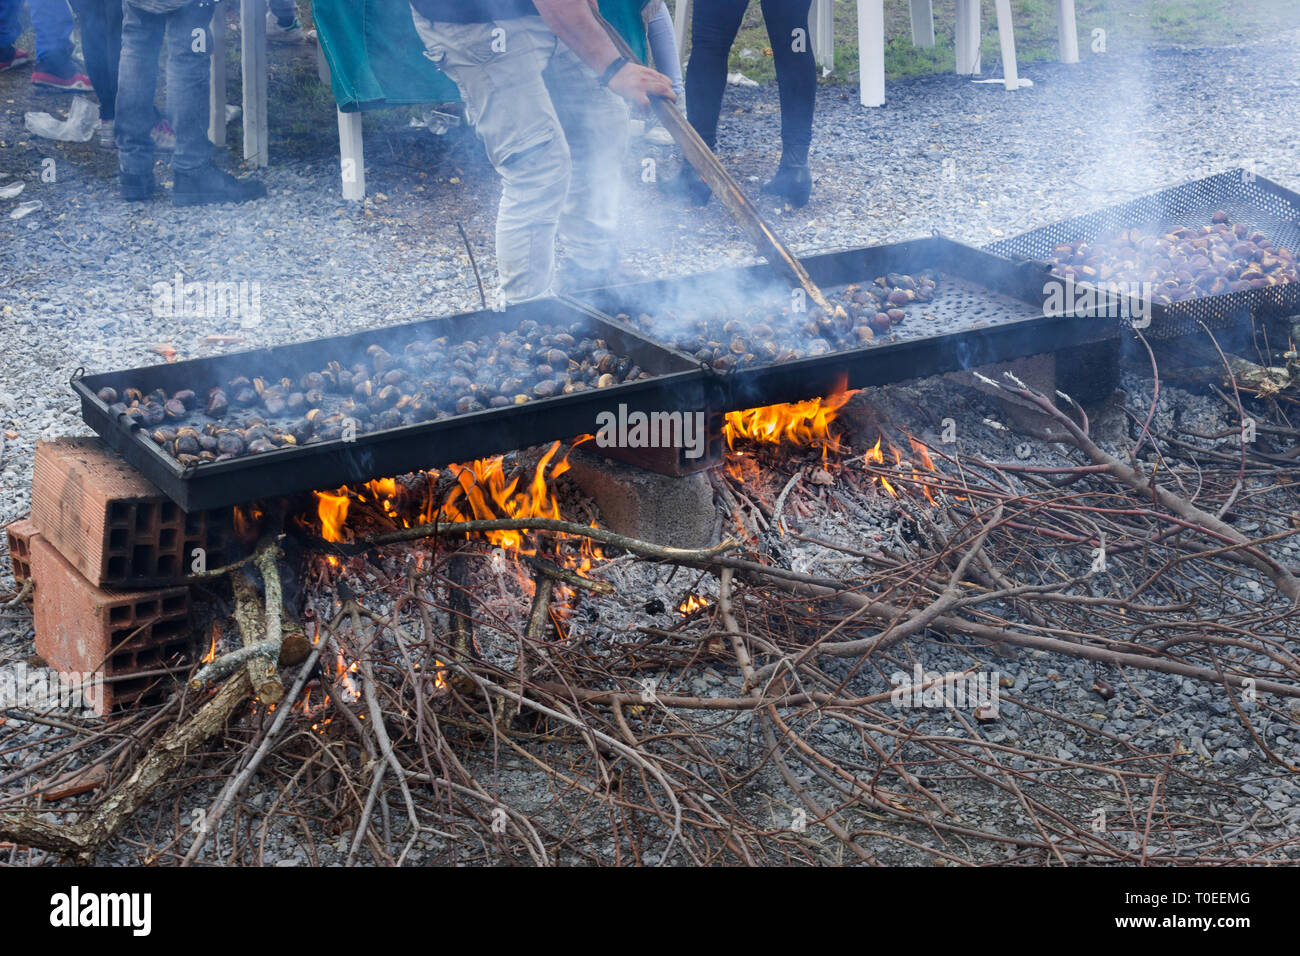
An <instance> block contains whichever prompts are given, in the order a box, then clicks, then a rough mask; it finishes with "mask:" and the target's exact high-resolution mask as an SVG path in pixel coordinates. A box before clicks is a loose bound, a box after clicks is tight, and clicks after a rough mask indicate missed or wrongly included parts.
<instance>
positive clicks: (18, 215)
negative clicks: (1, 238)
mask: <svg viewBox="0 0 1300 956" xmlns="http://www.w3.org/2000/svg"><path fill="white" fill-rule="evenodd" d="M44 205H45V203H43V202H41V201H40V200H39V199H33V200H31V201H30V202H22V203H19V204H18V205H17V206H14V208H13V211H12V212H10V213H9V218H10V219H22V218H23V217H25V216H30V215H31V214H32V213H34V212H35V211H36V210H38V209H40V208H42V207H43V206H44Z"/></svg>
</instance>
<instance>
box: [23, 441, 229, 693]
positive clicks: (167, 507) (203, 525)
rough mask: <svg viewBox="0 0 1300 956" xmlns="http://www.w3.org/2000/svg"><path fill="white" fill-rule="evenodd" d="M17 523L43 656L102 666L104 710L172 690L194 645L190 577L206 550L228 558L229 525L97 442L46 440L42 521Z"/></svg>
mask: <svg viewBox="0 0 1300 956" xmlns="http://www.w3.org/2000/svg"><path fill="white" fill-rule="evenodd" d="M6 531H7V534H8V538H9V551H10V555H11V560H12V561H13V569H14V576H15V578H16V579H17V578H18V576H19V574H23V575H25V576H27V577H28V578H29V579H30V580H31V581H32V583H33V588H32V598H33V614H34V617H35V623H36V653H37V654H38V655H39V656H40V657H41V658H42V659H43V660H44V661H45V662H46V663H47V664H48V665H49V666H50V667H53V668H55V669H57V670H59V671H61V672H64V673H67V672H77V673H82V674H86V673H95V674H99V673H102V674H103V675H104V690H105V693H103V694H102V695H98V699H97V700H96V701H95V702H94V704H95V709H96V711H97V712H98V713H100V714H101V715H103V714H106V713H108V712H110V711H113V710H121V709H123V708H127V707H132V706H137V705H139V704H141V703H152V702H155V701H158V700H161V699H163V698H165V697H166V696H167V695H168V694H169V693H170V692H171V690H172V688H173V687H174V684H175V678H174V677H173V676H171V675H169V674H167V673H164V672H165V671H167V670H168V669H169V668H175V667H177V666H180V665H183V664H185V663H186V661H187V659H188V657H189V654H190V652H191V650H192V648H193V641H192V637H191V626H190V613H189V612H190V593H189V588H188V586H186V585H184V584H183V583H180V579H181V578H182V577H183V576H184V575H186V574H188V573H190V570H191V566H192V563H193V561H194V558H195V556H196V549H201V552H202V554H203V557H204V560H205V562H207V563H208V566H210V567H215V566H217V564H219V563H220V561H221V560H222V557H223V555H224V551H225V547H224V543H225V538H226V535H225V530H224V524H223V522H221V521H219V520H217V518H216V517H215V516H214V515H212V514H208V513H194V514H186V513H185V512H184V511H182V510H181V509H180V508H179V507H177V506H176V504H175V503H173V502H172V501H171V500H170V499H168V498H166V497H165V496H164V495H163V494H162V493H161V492H159V491H158V489H157V488H155V487H154V485H153V484H152V483H150V482H149V481H148V480H147V479H145V478H144V477H143V476H142V475H140V474H139V473H138V472H137V471H135V470H134V469H133V468H132V467H131V466H130V465H128V464H127V463H126V462H125V461H123V460H122V459H121V458H120V457H118V456H117V455H116V454H114V453H113V452H112V451H110V450H109V449H108V448H106V447H105V446H104V445H103V443H101V442H100V441H99V440H98V439H93V438H63V439H57V440H55V441H49V442H41V443H39V444H38V445H37V447H36V460H35V465H34V469H33V478H32V511H31V517H30V519H29V520H27V521H21V522H16V523H14V524H11V525H10V526H9V527H8V528H7V529H6ZM20 585H21V582H20Z"/></svg>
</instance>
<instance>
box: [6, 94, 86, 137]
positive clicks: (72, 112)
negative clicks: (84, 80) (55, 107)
mask: <svg viewBox="0 0 1300 956" xmlns="http://www.w3.org/2000/svg"><path fill="white" fill-rule="evenodd" d="M98 122H99V107H98V106H96V105H95V104H94V103H92V102H91V101H90V100H89V99H88V98H87V97H84V96H78V97H77V98H76V99H74V100H73V101H72V107H71V108H70V109H69V110H68V118H67V119H65V120H59V119H55V118H54V117H53V116H51V115H50V114H49V113H28V114H27V115H26V116H25V117H23V124H24V125H25V126H26V127H27V130H28V132H31V133H35V134H36V135H37V136H44V137H45V138H46V139H57V140H60V141H62V142H65V143H85V142H88V141H89V140H90V138H91V137H92V136H94V135H95V125H96V124H97V123H98Z"/></svg>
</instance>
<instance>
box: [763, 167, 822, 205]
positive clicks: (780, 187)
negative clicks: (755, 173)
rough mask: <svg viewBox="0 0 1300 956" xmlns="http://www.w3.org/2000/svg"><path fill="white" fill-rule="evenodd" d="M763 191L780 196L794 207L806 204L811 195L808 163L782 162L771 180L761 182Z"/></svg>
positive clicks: (810, 175)
mask: <svg viewBox="0 0 1300 956" xmlns="http://www.w3.org/2000/svg"><path fill="white" fill-rule="evenodd" d="M763 192H765V193H771V194H772V195H776V196H780V197H782V198H783V199H784V200H785V201H786V202H788V203H789V204H790V205H791V206H793V207H794V208H795V209H798V208H799V207H800V206H806V205H808V199H809V197H810V196H811V195H812V173H811V172H810V171H809V169H808V164H807V163H806V162H804V163H789V164H787V163H785V162H782V163H781V165H780V166H778V167H777V170H776V175H775V176H773V177H772V179H771V181H770V182H767V183H764V184H763Z"/></svg>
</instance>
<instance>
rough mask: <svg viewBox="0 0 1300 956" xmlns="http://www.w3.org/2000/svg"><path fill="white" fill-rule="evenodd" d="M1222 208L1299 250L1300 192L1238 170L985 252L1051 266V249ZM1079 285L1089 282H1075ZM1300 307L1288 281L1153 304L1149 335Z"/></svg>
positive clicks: (1186, 221)
mask: <svg viewBox="0 0 1300 956" xmlns="http://www.w3.org/2000/svg"><path fill="white" fill-rule="evenodd" d="M1219 209H1222V210H1224V211H1226V212H1227V213H1228V215H1229V216H1231V217H1232V219H1233V221H1243V222H1249V223H1250V224H1251V225H1253V226H1254V227H1255V228H1257V229H1258V230H1259V231H1260V232H1262V233H1264V235H1265V236H1267V237H1268V238H1269V239H1270V240H1271V241H1272V242H1274V243H1276V244H1277V245H1279V246H1285V247H1287V248H1288V249H1291V250H1292V251H1293V252H1300V195H1297V194H1296V193H1294V192H1292V191H1291V190H1289V189H1286V188H1284V187H1282V186H1279V185H1278V184H1277V183H1275V182H1272V181H1270V180H1267V179H1264V178H1263V177H1262V176H1258V175H1256V174H1255V173H1253V172H1251V171H1249V170H1246V169H1233V170H1228V171H1227V172H1223V173H1218V174H1216V175H1214V176H1209V177H1206V178H1205V179H1197V180H1193V181H1191V182H1187V183H1183V184H1181V185H1178V186H1172V187H1170V188H1169V189H1162V190H1160V191H1159V192H1156V193H1151V194H1149V195H1146V196H1141V197H1139V198H1137V199H1133V200H1130V201H1128V202H1125V203H1120V204H1118V205H1115V206H1110V207H1108V208H1106V209H1101V210H1098V211H1097V212H1092V213H1088V214H1087V215H1084V216H1076V217H1074V218H1072V219H1065V220H1062V221H1061V222H1055V223H1052V224H1051V225H1049V226H1043V227H1041V228H1039V229H1034V230H1032V231H1030V232H1026V233H1023V234H1021V235H1019V236H1013V237H1012V238H1010V239H1001V240H999V241H997V242H993V243H989V244H988V245H986V246H984V251H986V252H989V253H992V254H993V255H996V256H1000V257H1004V258H1007V259H1010V260H1012V261H1018V262H1022V261H1025V260H1031V261H1035V262H1039V263H1042V264H1043V265H1045V266H1046V265H1047V260H1048V259H1049V258H1050V256H1051V252H1052V248H1053V247H1054V246H1056V245H1058V244H1060V243H1063V242H1072V241H1074V240H1076V239H1086V240H1088V241H1089V242H1092V241H1095V240H1098V239H1104V238H1107V237H1109V236H1114V235H1116V234H1117V233H1119V232H1121V231H1122V230H1124V229H1133V228H1142V229H1157V228H1161V227H1164V228H1171V227H1173V226H1189V227H1190V226H1200V225H1204V224H1206V223H1208V222H1209V221H1210V217H1211V215H1212V214H1213V213H1214V212H1215V211H1216V210H1219ZM1078 284H1079V285H1080V286H1082V285H1084V283H1078ZM1298 313H1300V282H1288V283H1284V284H1281V285H1273V286H1267V287H1266V288H1263V289H1248V290H1245V291H1243V292H1227V293H1224V294H1222V295H1215V296H1201V297H1198V298H1195V299H1183V300H1181V301H1178V302H1171V303H1169V304H1167V305H1162V304H1160V303H1153V304H1152V307H1151V310H1150V317H1151V324H1150V328H1149V329H1145V330H1144V334H1146V335H1148V336H1150V337H1153V338H1171V337H1174V336H1178V335H1187V334H1189V333H1192V332H1195V331H1197V330H1198V329H1199V325H1198V323H1199V322H1204V323H1205V324H1206V325H1208V326H1210V327H1212V328H1214V327H1220V328H1222V327H1226V326H1229V325H1235V324H1237V323H1242V322H1245V323H1248V322H1249V321H1250V320H1251V318H1253V317H1258V318H1266V317H1270V316H1285V315H1295V314H1298Z"/></svg>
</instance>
